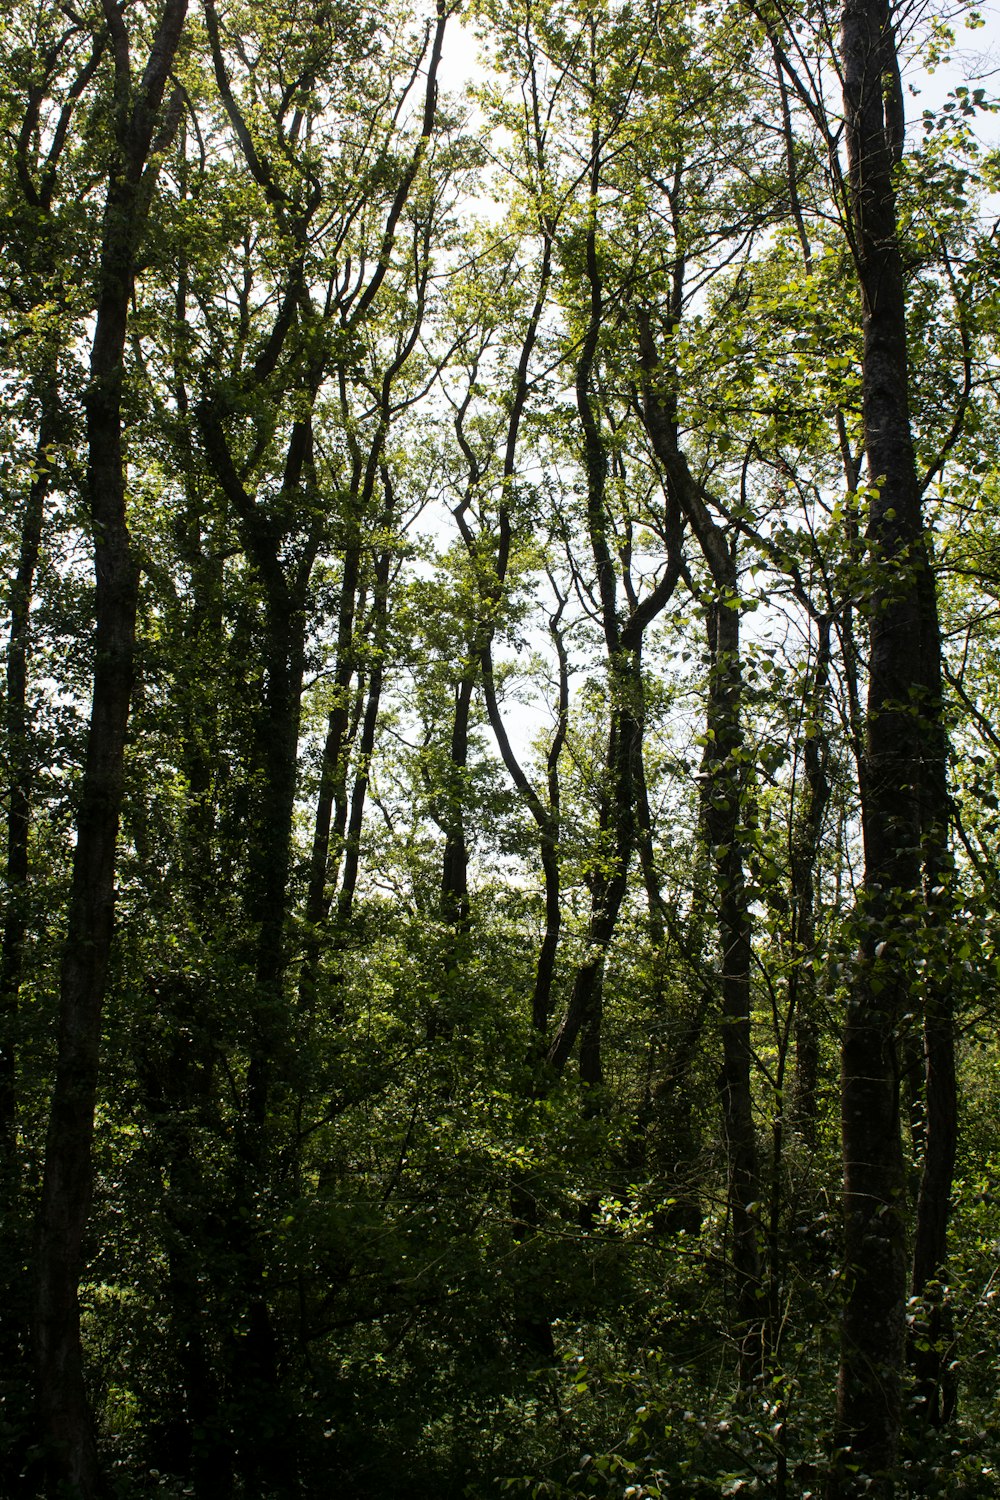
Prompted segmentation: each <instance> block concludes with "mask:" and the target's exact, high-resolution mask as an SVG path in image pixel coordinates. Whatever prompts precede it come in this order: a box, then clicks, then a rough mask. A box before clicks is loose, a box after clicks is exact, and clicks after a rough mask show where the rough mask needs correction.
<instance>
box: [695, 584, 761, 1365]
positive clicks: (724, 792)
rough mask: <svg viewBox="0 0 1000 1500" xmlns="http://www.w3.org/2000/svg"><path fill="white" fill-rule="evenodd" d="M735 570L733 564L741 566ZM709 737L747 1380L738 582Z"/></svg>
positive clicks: (755, 1299) (752, 1163) (719, 653)
mask: <svg viewBox="0 0 1000 1500" xmlns="http://www.w3.org/2000/svg"><path fill="white" fill-rule="evenodd" d="M734 571H735V570H734ZM708 643H709V657H710V663H709V688H708V695H709V696H708V726H707V729H708V733H707V743H706V748H705V758H704V761H703V764H702V772H703V777H704V780H703V788H702V818H703V823H704V828H705V833H706V836H707V840H708V844H709V848H710V850H711V853H712V861H713V864H714V866H715V881H716V890H717V894H718V901H719V949H720V954H721V959H722V1069H721V1071H720V1074H719V1094H720V1098H721V1102H722V1120H723V1127H724V1130H725V1138H726V1155H727V1159H728V1163H729V1191H728V1199H729V1217H730V1224H731V1228H732V1236H733V1250H732V1261H733V1275H734V1279H735V1290H736V1316H737V1327H738V1330H739V1341H740V1367H741V1370H742V1373H743V1375H744V1378H745V1379H752V1378H753V1376H754V1375H755V1374H757V1373H759V1370H760V1359H761V1352H762V1328H761V1323H762V1318H763V1315H764V1297H763V1293H764V1286H763V1280H762V1265H761V1254H760V1227H759V1223H758V1210H757V1208H756V1207H755V1205H756V1204H757V1203H758V1202H759V1200H760V1165H759V1161H758V1154H757V1140H756V1131H755V1128H754V1120H753V1100H752V1094H751V1077H752V1071H753V1069H752V1053H751V1046H750V1012H751V988H750V971H751V963H752V950H751V944H750V910H749V904H748V901H747V894H746V880H745V875H744V862H743V847H742V836H741V832H740V825H741V823H742V821H743V805H744V802H745V793H744V789H743V786H742V779H743V778H742V769H741V768H742V760H741V758H740V753H739V752H740V750H741V747H742V743H743V736H742V732H741V728H740V700H741V696H742V680H741V672H740V608H739V601H738V599H737V598H736V595H735V580H734V581H733V584H732V585H731V586H730V587H729V588H726V589H725V590H723V591H722V592H721V593H720V594H718V595H717V596H716V597H715V598H714V599H713V600H712V601H711V603H710V605H709V611H708Z"/></svg>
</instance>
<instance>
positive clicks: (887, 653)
mask: <svg viewBox="0 0 1000 1500" xmlns="http://www.w3.org/2000/svg"><path fill="white" fill-rule="evenodd" d="M841 56H842V64H843V80H844V109H845V123H846V143H847V152H848V169H849V179H848V190H849V207H850V225H851V233H852V239H853V249H854V254H855V261H856V268H857V275H858V281H859V285H860V290H861V295H862V312H863V329H864V354H863V369H862V379H863V408H864V431H865V449H866V457H867V464H868V475H869V482H870V484H871V486H872V489H871V493H870V513H869V526H868V543H869V548H870V552H871V556H872V559H873V569H874V574H873V583H872V591H871V600H870V623H869V646H870V665H869V685H868V704H867V721H866V729H867V735H866V745H865V753H864V757H863V765H862V777H861V794H862V820H863V833H864V852H865V879H864V890H863V900H862V905H861V911H860V921H861V924H862V928H861V938H860V943H859V954H858V964H857V977H856V982H855V985H854V990H853V994H852V996H851V1000H850V1004H849V1008H848V1015H847V1021H846V1024H845V1028H844V1041H843V1146H844V1228H845V1246H844V1254H845V1266H844V1269H845V1277H844V1284H845V1288H846V1294H845V1304H844V1310H843V1322H842V1344H841V1361H840V1372H839V1378H838V1395H837V1418H836V1427H835V1448H836V1456H835V1464H834V1468H833V1471H832V1477H831V1483H830V1493H831V1495H836V1496H842V1495H849V1494H854V1493H860V1490H861V1488H862V1485H863V1483H864V1482H865V1481H863V1480H862V1478H861V1477H860V1476H870V1485H871V1487H870V1488H867V1489H865V1493H866V1494H869V1493H874V1494H882V1495H889V1494H891V1493H892V1489H893V1481H892V1471H893V1469H894V1466H895V1462H896V1454H897V1448H898V1442H899V1430H900V1421H901V1413H902V1367H903V1347H904V1329H905V1302H906V1290H907V1288H906V1223H905V1213H904V1202H905V1182H904V1175H903V1159H902V1149H901V1142H900V1118H899V1116H900V1106H899V1073H900V1058H899V1042H898V1034H899V1028H900V1024H901V1022H902V1018H903V1017H904V1016H905V1015H906V1014H907V1013H909V1012H910V1011H911V1010H913V1009H914V1008H915V1007H916V1005H917V999H918V997H917V994H916V992H915V981H914V962H915V959H916V957H917V953H916V952H915V951H914V950H915V948H916V946H917V944H918V943H919V941H920V924H921V919H922V911H921V896H922V877H923V849H924V845H923V839H924V837H925V836H926V835H927V834H929V833H931V829H930V827H929V824H928V817H927V809H926V808H925V806H924V805H923V799H922V796H921V792H920V783H921V780H922V779H923V777H924V776H925V775H927V774H928V771H929V772H930V774H931V777H932V779H933V780H934V781H935V782H938V781H940V780H943V777H944V742H943V734H942V731H941V727H940V665H939V663H940V635H939V631H938V628H937V617H936V605H935V592H934V581H933V576H932V574H931V571H930V563H929V557H928V550H927V541H926V536H925V532H924V525H923V517H922V513H921V493H920V486H919V484H918V481H917V475H916V468H915V462H914V451H913V442H912V436H911V429H910V417H909V395H908V357H907V341H906V303H905V291H904V285H903V273H902V262H901V257H900V253H899V245H898V239H897V221H896V205H895V195H894V190H893V180H892V174H893V166H894V161H895V160H896V158H897V154H898V152H899V150H900V149H901V144H902V118H901V109H900V93H899V74H898V64H897V59H896V52H895V38H894V34H893V27H892V18H891V15H890V12H889V9H888V6H887V5H886V4H885V3H884V0H849V3H847V4H845V5H844V7H843V11H842V14H841ZM934 811H935V813H937V812H939V811H940V809H935V810H934ZM937 837H940V834H939V835H937ZM942 1019H943V1020H944V1019H945V1017H944V1016H942ZM940 1060H941V1061H942V1062H944V1063H945V1064H946V1059H944V1058H941V1059H940ZM931 1217H933V1215H932V1216H931ZM927 1222H928V1220H927V1219H926V1218H925V1223H927ZM938 1255H941V1256H943V1245H942V1244H940V1243H939V1244H937V1245H936V1246H935V1247H934V1250H933V1252H932V1256H933V1258H934V1259H935V1260H936V1259H937V1257H938ZM848 1465H850V1472H849V1470H848Z"/></svg>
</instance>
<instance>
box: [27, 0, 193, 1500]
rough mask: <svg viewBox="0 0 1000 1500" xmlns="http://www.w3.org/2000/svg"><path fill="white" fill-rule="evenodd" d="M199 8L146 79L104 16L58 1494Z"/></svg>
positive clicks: (52, 1338) (62, 1069)
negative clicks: (175, 181) (132, 522)
mask: <svg viewBox="0 0 1000 1500" xmlns="http://www.w3.org/2000/svg"><path fill="white" fill-rule="evenodd" d="M186 14H187V0H166V3H165V4H164V5H163V6H162V8H161V9H160V11H159V14H158V16H157V18H156V19H155V21H154V23H153V26H152V35H151V39H150V43H149V48H148V52H147V54H146V58H145V62H144V64H143V68H142V73H141V75H140V76H139V77H138V78H137V77H136V76H135V72H136V70H135V56H134V45H133V40H132V37H131V36H130V35H129V31H128V27H127V24H126V19H125V17H124V16H123V14H122V12H121V11H120V10H119V9H118V7H117V6H116V5H115V4H113V3H112V0H105V3H104V5H103V17H104V24H105V25H106V26H107V28H108V33H109V37H110V52H111V56H112V58H113V63H114V78H113V94H112V101H111V122H110V132H109V138H108V142H107V156H106V159H105V164H104V171H105V176H106V182H107V188H106V198H105V209H104V227H103V236H102V242H101V249H100V259H99V280H98V293H97V307H96V319H95V325H94V336H93V343H92V345H91V355H90V382H89V385H88V388H87V393H86V398H85V405H86V419H87V455H88V456H87V486H86V498H87V506H88V511H89V516H90V522H91V525H92V527H93V538H94V570H95V581H96V590H95V596H94V612H95V634H94V648H95V663H94V680H93V695H92V703H91V715H90V729H89V734H88V740H87V755H86V765H85V768H84V776H83V785H82V787H81V792H80V802H79V811H78V814H77V841H76V852H75V856H74V862H73V889H72V899H71V905H70V912H69V923H68V929H67V933H66V941H65V947H64V951H63V960H62V972H61V981H60V1001H59V1051H58V1058H57V1064H56V1076H55V1084H54V1087H53V1092H52V1103H51V1110H50V1117H49V1129H48V1137H47V1142H46V1150H45V1178H44V1184H43V1189H42V1200H41V1207H40V1211H39V1220H38V1257H37V1295H36V1301H35V1318H34V1336H35V1361H36V1368H37V1378H38V1395H39V1402H40V1408H41V1414H42V1425H43V1431H44V1436H45V1441H46V1444H47V1448H48V1454H47V1456H48V1462H49V1472H50V1476H51V1484H52V1488H53V1489H55V1488H56V1487H57V1486H59V1485H62V1486H63V1487H64V1488H65V1489H66V1490H68V1492H69V1493H70V1494H73V1495H79V1496H82V1497H84V1500H87V1497H90V1496H91V1495H94V1494H96V1493H97V1491H98V1488H99V1484H100V1474H99V1466H98V1458H97V1447H96V1443H95V1439H94V1432H93V1427H92V1424H91V1417H90V1411H89V1407H88V1402H87V1391H86V1381H85V1373H84V1367H83V1351H82V1348H81V1344H80V1307H79V1299H78V1288H79V1281H80V1272H81V1269H82V1265H83V1259H82V1256H83V1233H84V1229H85V1226H86V1222H87V1212H88V1208H89V1205H90V1198H91V1190H92V1184H93V1159H92V1139H93V1132H94V1107H95V1102H96V1094H97V1076H98V1067H99V1062H100V1044H101V1013H102V1007H103V1003H104V996H105V989H106V986H107V974H108V962H109V958H110V952H111V938H112V928H113V919H114V901H115V858H116V845H117V837H118V821H119V815H120V811H121V802H122V776H123V763H124V755H125V734H126V726H127V723H128V713H129V704H130V700H131V694H132V676H133V653H134V646H135V620H136V607H137V598H138V583H139V567H138V562H137V559H136V557H135V555H134V552H133V549H132V546H131V539H130V536H129V529H128V522H127V518H126V476H125V455H124V447H123V426H124V423H123V414H122V398H123V386H124V364H125V346H126V336H127V330H128V317H129V308H130V303H131V299H132V292H133V287H134V284H135V276H136V264H137V257H138V254H139V250H140V246H141V243H142V238H143V234H144V231H145V227H146V222H147V219H148V215H149V207H150V202H151V199H152V195H153V191H154V187H155V183H156V175H157V170H158V165H159V160H160V156H161V153H162V152H163V150H164V149H165V148H166V146H167V145H168V143H169V141H170V138H171V137H172V135H173V133H174V131H175V129H176V126H177V123H178V120H179V111H180V96H179V95H178V94H175V95H174V96H173V98H172V100H171V102H170V105H169V106H168V108H167V109H166V111H165V112H164V111H163V109H162V105H163V98H164V94H165V91H166V87H167V81H168V78H169V76H170V70H171V68H172V67H173V64H174V59H175V57H176V55H177V51H178V48H179V46H180V42H181V34H182V31H183V27H184V21H185V17H186Z"/></svg>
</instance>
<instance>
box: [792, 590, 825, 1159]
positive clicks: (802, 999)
mask: <svg viewBox="0 0 1000 1500" xmlns="http://www.w3.org/2000/svg"><path fill="white" fill-rule="evenodd" d="M829 677H830V620H829V619H828V617H826V616H823V617H822V618H821V619H820V620H819V645H818V649H817V655H816V665H815V667H814V669H813V680H812V684H811V691H810V701H809V703H808V706H807V713H808V716H809V717H808V719H807V721H806V727H807V730H808V733H807V736H806V741H805V748H804V750H803V754H802V761H803V773H804V777H805V786H804V787H803V789H802V792H801V794H800V795H801V799H802V800H801V804H800V807H799V809H798V812H797V815H796V818H795V823H794V826H793V829H792V841H791V861H790V863H791V888H792V956H793V967H792V971H791V974H790V975H789V980H788V1003H789V1009H790V1011H791V1014H792V1016H793V1017H794V1025H795V1077H794V1082H793V1086H792V1100H791V1117H792V1121H793V1123H794V1125H795V1128H796V1129H797V1130H798V1132H799V1134H800V1135H801V1137H802V1139H803V1140H804V1141H805V1142H806V1144H807V1145H808V1146H810V1147H811V1146H814V1145H815V1143H816V1122H817V1116H818V1099H817V1088H818V1085H819V1017H818V1015H817V1012H816V1006H817V996H816V971H815V967H814V962H813V960H814V953H815V947H816V858H817V854H818V852H819V841H820V834H821V832H822V829H823V819H824V817H825V815H826V808H827V804H828V802H829V800H830V782H829V777H828V775H827V766H826V762H827V745H826V736H825V734H824V730H823V707H824V704H825V702H826V695H827V690H828V686H829Z"/></svg>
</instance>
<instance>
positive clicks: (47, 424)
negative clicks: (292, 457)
mask: <svg viewBox="0 0 1000 1500" xmlns="http://www.w3.org/2000/svg"><path fill="white" fill-rule="evenodd" d="M41 399H42V413H41V420H40V424H39V430H38V442H37V444H36V448H35V461H34V466H33V472H32V478H31V484H30V486H29V489H28V495H27V503H26V505H25V510H24V517H23V520H22V522H21V548H20V555H19V557H18V566H17V575H16V577H15V579H14V587H13V589H12V591H11V602H10V641H9V645H8V648H7V697H6V704H5V716H6V730H7V760H8V764H9V767H10V783H9V790H8V799H9V800H8V811H7V908H6V912H5V916H4V925H3V939H2V945H0V1149H2V1150H3V1152H4V1154H5V1156H6V1157H7V1158H8V1160H10V1159H11V1158H13V1155H14V1151H15V1143H16V1139H17V1055H16V1044H15V1034H16V1027H17V1011H18V992H19V989H20V981H21V955H22V951H23V947H24V938H25V932H26V929H27V898H28V874H29V870H28V835H29V831H30V820H31V794H32V784H33V781H34V776H33V770H32V755H31V724H30V720H29V714H28V701H27V693H28V655H29V651H30V616H31V601H32V595H33V591H34V579H35V568H36V566H37V563H38V550H39V547H40V545H41V539H42V523H43V520H44V516H45V502H46V498H47V496H48V492H49V489H50V486H51V476H52V456H51V454H50V452H49V449H50V446H51V444H52V443H53V442H54V441H55V438H56V428H57V418H56V400H57V398H56V392H55V389H54V385H53V384H49V385H47V387H46V389H45V390H43V392H42V398H41Z"/></svg>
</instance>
